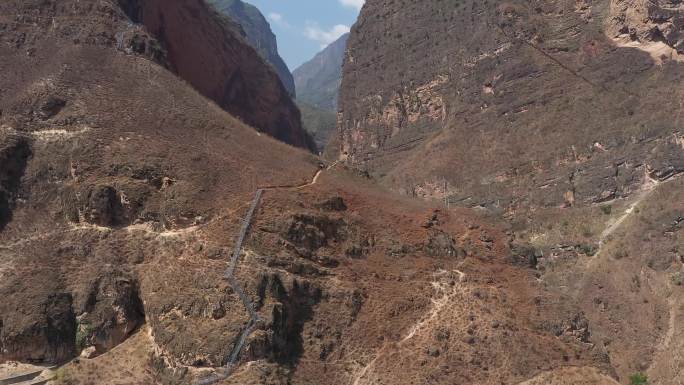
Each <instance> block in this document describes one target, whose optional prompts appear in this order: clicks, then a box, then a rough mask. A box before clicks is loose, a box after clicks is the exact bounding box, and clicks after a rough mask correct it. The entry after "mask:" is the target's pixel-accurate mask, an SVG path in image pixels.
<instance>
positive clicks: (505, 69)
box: [338, 0, 684, 384]
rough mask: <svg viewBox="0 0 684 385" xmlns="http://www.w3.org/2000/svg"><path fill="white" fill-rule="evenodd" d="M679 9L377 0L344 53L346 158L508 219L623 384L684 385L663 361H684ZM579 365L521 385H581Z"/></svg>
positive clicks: (412, 188) (384, 177) (394, 183)
mask: <svg viewBox="0 0 684 385" xmlns="http://www.w3.org/2000/svg"><path fill="white" fill-rule="evenodd" d="M682 12H684V9H683V8H682V7H681V4H680V2H679V1H672V2H670V1H659V2H647V1H620V0H599V1H575V0H571V1H570V0H568V1H544V0H542V1H533V2H530V1H515V0H514V1H487V2H482V1H469V0H463V1H449V2H447V1H436V0H435V1H421V2H410V1H390V0H387V1H385V0H369V1H367V2H366V5H365V7H364V9H363V11H362V13H361V17H360V19H359V21H358V23H357V24H356V26H355V27H354V28H353V30H352V33H351V36H350V38H349V44H348V55H347V57H346V59H345V64H344V71H343V83H342V89H341V93H340V115H339V120H338V129H339V132H338V133H339V140H340V146H339V149H340V152H341V158H342V159H343V160H345V161H346V162H347V163H348V164H350V165H353V166H355V167H359V168H362V169H364V170H365V171H368V172H369V173H370V174H371V175H373V176H374V177H375V178H377V179H378V180H379V181H381V183H383V184H385V185H387V186H389V187H391V188H393V189H394V190H396V191H399V192H402V193H404V194H406V195H410V196H414V197H418V198H428V199H430V198H435V199H440V200H441V201H442V202H445V203H447V204H448V205H450V206H451V207H453V206H470V207H477V208H478V209H479V210H482V211H483V212H487V213H488V214H489V215H492V216H494V217H497V218H499V220H501V221H502V222H508V223H509V224H510V226H511V227H510V234H511V236H512V237H513V238H515V239H516V242H521V243H525V244H527V245H528V246H527V247H530V248H531V249H529V250H528V251H529V252H527V253H523V254H526V255H528V257H529V260H530V261H531V264H532V265H533V266H535V268H536V269H537V270H538V276H539V279H540V282H541V283H542V285H543V286H544V290H543V291H545V292H554V293H557V294H558V295H559V296H561V297H562V298H564V299H563V300H564V301H567V303H574V304H576V306H578V307H579V308H580V309H581V314H582V315H581V316H580V317H578V318H577V319H575V320H574V321H573V322H572V324H571V325H568V326H566V327H564V328H566V330H572V334H573V335H577V336H579V337H580V338H581V339H582V340H584V341H586V342H590V343H592V344H594V345H595V346H596V347H597V348H598V349H602V350H603V352H604V354H605V357H606V358H608V360H609V361H610V367H611V369H610V370H609V371H607V372H604V374H607V375H609V376H612V377H613V378H614V379H615V380H618V381H619V382H621V383H629V377H630V376H631V375H634V374H635V373H643V374H647V375H648V377H649V378H650V380H651V381H653V383H663V384H665V383H675V382H676V381H679V380H681V374H678V373H676V371H674V370H672V369H668V368H671V367H673V365H674V366H678V365H681V362H682V357H681V356H680V355H679V354H677V355H675V356H668V355H667V354H666V353H665V352H666V351H668V350H669V349H671V348H672V347H675V346H680V345H681V344H682V343H683V341H684V339H682V338H681V327H679V326H678V322H679V320H681V317H682V314H683V313H682V303H683V301H684V293H682V291H681V284H682V283H681V277H682V276H683V274H684V273H683V272H684V259H682V247H683V246H682V245H683V243H682V239H683V238H682V237H683V234H684V233H682V219H681V218H682V215H683V212H684V211H683V210H684V204H683V203H682V202H683V201H682V199H681V198H680V196H681V193H680V191H682V183H683V182H682V180H683V179H682V178H681V176H682V173H684V146H683V143H684V142H683V139H682V138H684V130H683V129H682V126H681V124H682V122H681V113H682V109H683V106H682V103H681V102H680V100H681V99H682V96H684V95H683V93H682V84H684V64H682V63H681V58H682V56H681V53H682V52H681V51H682V47H681V41H680V40H681V33H682V17H683V15H684V13H682ZM653 325H656V326H655V327H654V326H653ZM582 330H584V331H582ZM654 330H655V331H654ZM568 375H569V374H568V373H567V372H566V371H563V370H560V371H558V370H551V371H548V372H547V373H543V374H540V375H539V376H538V377H537V378H536V379H532V380H531V382H526V383H580V381H579V380H569V378H572V377H567V376H568ZM586 375H587V376H589V374H586ZM563 381H566V382H563ZM595 381H596V383H612V381H613V380H610V379H605V378H604V379H603V380H601V381H600V382H599V380H598V379H597V380H595Z"/></svg>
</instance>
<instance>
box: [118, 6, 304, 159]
mask: <svg viewBox="0 0 684 385" xmlns="http://www.w3.org/2000/svg"><path fill="white" fill-rule="evenodd" d="M119 3H120V4H121V5H122V8H123V9H124V10H126V12H127V14H128V16H129V18H130V19H131V20H132V21H133V22H134V23H139V24H141V25H143V26H144V27H145V29H146V30H147V31H148V32H149V33H150V34H152V35H153V36H154V37H155V38H156V39H157V40H158V41H159V44H160V46H161V48H162V49H163V51H164V53H165V59H166V63H167V64H168V66H169V68H171V69H172V70H173V71H174V72H176V73H177V74H178V75H179V76H180V77H181V78H183V79H185V80H186V81H187V82H189V83H190V84H192V86H193V87H195V88H196V89H197V90H198V91H200V93H202V94H203V95H204V96H206V97H208V98H210V99H212V100H213V101H215V102H216V103H217V104H218V105H219V106H221V107H222V108H224V109H225V110H227V111H228V112H230V113H231V114H233V115H235V116H237V117H239V118H241V119H242V120H243V121H244V122H245V123H247V124H249V125H251V126H253V127H255V128H257V129H259V130H260V131H262V132H265V133H267V134H269V135H271V136H273V137H275V138H277V139H279V140H281V141H283V142H285V143H288V144H291V145H293V146H297V147H302V148H312V145H311V140H310V139H309V137H308V136H307V134H306V133H305V131H304V130H303V129H302V126H301V118H300V114H299V110H298V109H297V106H296V105H295V104H294V102H293V101H292V100H291V98H290V96H289V95H288V92H287V90H286V89H285V87H284V86H283V85H282V83H281V82H280V80H279V78H278V76H277V74H276V73H275V71H274V70H273V68H272V67H271V66H270V65H268V64H266V63H265V62H264V60H263V58H261V56H260V55H259V54H258V53H257V52H256V51H255V50H254V49H253V48H252V47H250V46H249V45H248V44H247V42H246V41H245V40H244V39H243V38H242V36H240V34H239V30H240V29H239V28H238V27H237V26H236V25H235V24H234V23H233V22H232V21H230V20H228V19H227V18H226V17H225V16H221V15H219V14H217V13H216V12H215V11H214V10H213V9H212V8H211V7H210V6H209V5H207V4H206V3H205V2H204V1H202V0H187V1H183V2H173V3H169V4H168V5H164V6H162V4H165V3H163V2H158V1H157V0H120V1H119Z"/></svg>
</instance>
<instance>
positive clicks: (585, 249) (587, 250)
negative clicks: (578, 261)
mask: <svg viewBox="0 0 684 385" xmlns="http://www.w3.org/2000/svg"><path fill="white" fill-rule="evenodd" d="M577 249H578V250H579V251H580V252H581V253H582V254H585V255H587V256H590V257H593V256H594V255H596V251H597V249H596V247H595V246H594V245H589V244H586V243H585V244H581V245H577Z"/></svg>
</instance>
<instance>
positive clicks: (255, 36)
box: [208, 0, 295, 98]
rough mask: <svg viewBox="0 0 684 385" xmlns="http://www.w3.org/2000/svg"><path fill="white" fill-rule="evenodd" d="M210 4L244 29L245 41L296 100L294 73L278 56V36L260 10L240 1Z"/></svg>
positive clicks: (212, 2) (211, 2) (217, 1)
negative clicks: (273, 70) (274, 71)
mask: <svg viewBox="0 0 684 385" xmlns="http://www.w3.org/2000/svg"><path fill="white" fill-rule="evenodd" d="M208 2H209V3H210V4H212V5H213V6H214V7H215V8H216V9H217V10H218V11H219V12H221V13H223V14H224V15H226V16H229V17H230V18H231V19H233V20H234V21H235V22H237V23H238V24H239V25H240V27H242V30H243V32H244V35H243V36H244V37H245V39H247V41H248V42H249V44H251V45H252V47H254V48H255V49H256V50H257V52H259V54H261V56H262V57H263V58H264V59H266V61H268V62H269V63H270V64H271V65H272V66H273V68H274V69H275V70H276V72H277V73H278V76H279V77H280V81H282V82H283V85H284V86H285V88H286V89H287V92H288V93H289V94H290V96H291V97H293V98H294V97H295V83H294V79H293V77H292V73H290V69H289V68H287V65H286V64H285V62H284V61H283V59H282V58H281V57H280V54H278V43H277V41H276V36H275V35H274V34H273V31H271V26H270V25H269V23H268V21H266V18H265V17H264V15H263V14H262V13H261V12H260V11H259V9H258V8H257V7H255V6H253V5H251V4H248V3H245V2H242V1H240V0H209V1H208Z"/></svg>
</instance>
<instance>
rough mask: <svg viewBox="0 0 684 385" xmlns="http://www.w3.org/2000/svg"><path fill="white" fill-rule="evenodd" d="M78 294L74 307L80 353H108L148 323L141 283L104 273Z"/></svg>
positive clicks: (121, 275)
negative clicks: (142, 298)
mask: <svg viewBox="0 0 684 385" xmlns="http://www.w3.org/2000/svg"><path fill="white" fill-rule="evenodd" d="M79 294H80V296H79V301H78V303H77V304H76V306H75V310H76V313H77V314H78V316H77V322H78V326H77V331H76V347H77V349H79V350H81V349H84V348H85V349H87V348H89V347H94V348H95V354H102V353H104V352H107V351H109V350H110V349H112V348H113V347H115V346H117V345H118V344H120V343H121V342H122V341H124V340H125V339H126V338H128V336H129V335H130V334H131V332H133V331H134V330H135V329H136V328H137V327H138V326H140V325H142V324H143V323H144V322H145V314H144V310H143V304H142V300H141V298H140V292H139V284H138V282H137V281H136V280H135V279H134V278H132V277H131V276H129V275H127V274H124V273H122V272H119V271H112V270H109V271H104V272H103V274H102V275H101V276H99V277H97V278H95V279H93V280H92V281H90V282H88V283H87V284H86V285H85V286H84V287H83V291H82V292H80V293H79ZM89 354H90V355H92V354H93V353H89Z"/></svg>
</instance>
